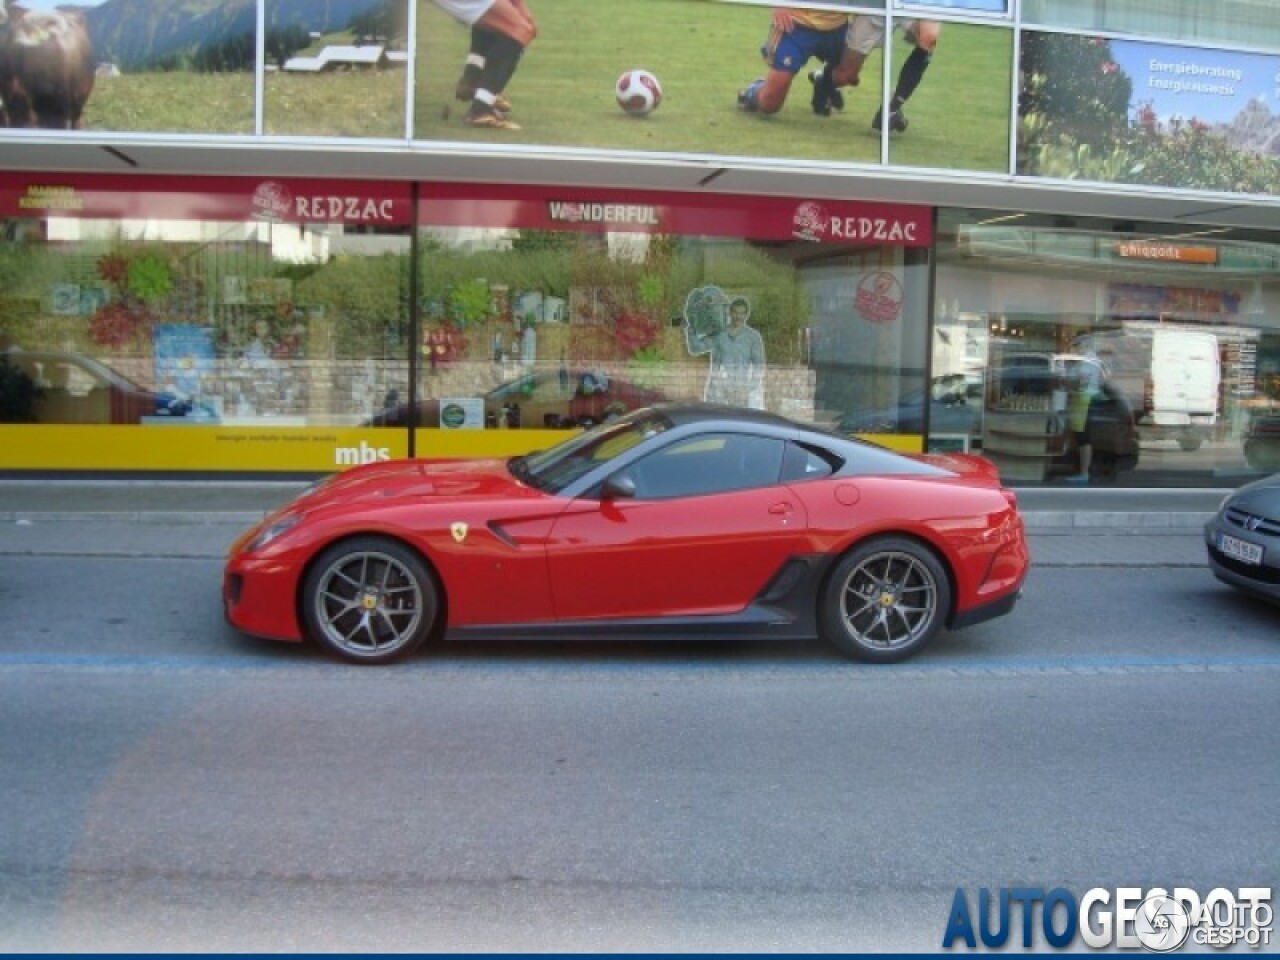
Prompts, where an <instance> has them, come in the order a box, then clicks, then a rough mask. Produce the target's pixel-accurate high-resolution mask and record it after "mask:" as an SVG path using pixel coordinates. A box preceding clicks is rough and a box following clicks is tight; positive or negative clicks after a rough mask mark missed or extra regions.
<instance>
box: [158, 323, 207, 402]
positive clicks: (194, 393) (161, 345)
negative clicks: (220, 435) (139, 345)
mask: <svg viewBox="0 0 1280 960" xmlns="http://www.w3.org/2000/svg"><path fill="white" fill-rule="evenodd" d="M153 337H154V347H155V363H156V383H157V384H159V391H158V393H159V398H158V399H157V401H156V406H157V409H156V413H157V414H158V415H161V416H166V415H167V416H204V417H208V416H210V415H212V414H213V413H214V411H213V410H212V409H211V407H212V406H213V404H212V403H211V400H210V398H207V397H205V396H204V394H205V392H206V389H205V385H206V384H207V383H208V382H209V381H210V379H211V378H212V377H213V374H214V345H213V331H212V330H211V329H210V328H209V327H202V326H197V325H195V324H190V323H161V324H157V325H156V326H155V329H154V332H153Z"/></svg>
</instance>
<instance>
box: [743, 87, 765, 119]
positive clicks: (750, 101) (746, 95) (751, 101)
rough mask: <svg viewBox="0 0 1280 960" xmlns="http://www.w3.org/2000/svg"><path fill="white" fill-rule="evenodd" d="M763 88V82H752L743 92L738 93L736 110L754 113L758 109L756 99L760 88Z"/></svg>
mask: <svg viewBox="0 0 1280 960" xmlns="http://www.w3.org/2000/svg"><path fill="white" fill-rule="evenodd" d="M763 86H764V80H753V81H751V83H750V84H749V85H748V86H747V88H746V89H745V90H739V91H738V109H739V110H745V111H746V112H747V113H755V112H756V111H757V110H759V109H760V105H759V103H758V102H757V97H759V95H760V88H761V87H763Z"/></svg>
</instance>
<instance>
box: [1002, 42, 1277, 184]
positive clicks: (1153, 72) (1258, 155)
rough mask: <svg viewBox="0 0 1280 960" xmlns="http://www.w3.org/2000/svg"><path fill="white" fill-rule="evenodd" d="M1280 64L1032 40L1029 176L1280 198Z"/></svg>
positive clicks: (1026, 114)
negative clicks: (1278, 141) (1279, 109)
mask: <svg viewBox="0 0 1280 960" xmlns="http://www.w3.org/2000/svg"><path fill="white" fill-rule="evenodd" d="M1277 76H1280V57H1276V56H1270V55H1265V54H1257V53H1243V52H1237V51H1230V50H1209V49H1199V48H1195V47H1183V46H1174V45H1170V44H1157V43H1146V42H1141V41H1136V40H1121V39H1108V38H1104V37H1089V36H1080V35H1067V34H1053V33H1038V32H1027V33H1024V34H1023V35H1022V75H1021V78H1020V83H1021V93H1020V97H1019V101H1018V114H1019V130H1020V138H1019V143H1018V172H1020V173H1025V174H1030V175H1036V176H1045V177H1055V178H1063V179H1085V180H1099V181H1105V182H1111V183H1134V184H1143V185H1151V186H1162V187H1173V188H1179V189H1195V190H1214V191H1224V192H1231V193H1251V194H1275V193H1276V192H1277V187H1278V186H1280V167H1278V166H1277V162H1276V158H1275V153H1274V150H1273V149H1272V148H1271V146H1270V144H1272V143H1273V142H1274V141H1275V138H1276V136H1277V133H1280V116H1277V115H1276V114H1275V113H1274V112H1273V105H1274V104H1275V102H1276V97H1277V94H1278V93H1280V87H1278V85H1277V81H1276V77H1277Z"/></svg>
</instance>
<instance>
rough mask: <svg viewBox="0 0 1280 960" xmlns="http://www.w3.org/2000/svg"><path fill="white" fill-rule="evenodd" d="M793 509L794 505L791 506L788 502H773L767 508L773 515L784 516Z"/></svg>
mask: <svg viewBox="0 0 1280 960" xmlns="http://www.w3.org/2000/svg"><path fill="white" fill-rule="evenodd" d="M794 510H795V507H793V506H792V505H791V504H789V503H775V504H774V505H773V506H771V507H770V508H769V512H770V513H772V514H774V515H775V516H786V515H788V514H790V513H792V512H793V511H794Z"/></svg>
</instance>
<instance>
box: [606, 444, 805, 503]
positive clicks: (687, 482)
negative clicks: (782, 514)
mask: <svg viewBox="0 0 1280 960" xmlns="http://www.w3.org/2000/svg"><path fill="white" fill-rule="evenodd" d="M784 446H785V445H784V444H783V442H782V441H780V440H772V439H769V438H768V437H747V436H740V435H736V434H716V435H713V436H708V437H696V438H692V439H688V440H680V441H677V442H675V443H673V444H671V445H670V446H668V447H665V448H663V449H662V450H659V451H657V452H656V453H654V454H651V455H650V456H648V457H645V458H644V459H643V460H641V461H639V462H638V463H636V464H634V465H633V466H632V467H631V469H630V472H631V475H632V476H633V477H634V478H635V483H636V496H638V497H640V498H642V499H646V500H665V499H668V498H671V497H697V496H704V495H706V494H709V493H727V492H729V491H732V490H748V489H752V488H755V487H765V486H769V485H771V484H775V483H777V482H778V477H779V473H780V470H781V466H782V457H783V450H784Z"/></svg>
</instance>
